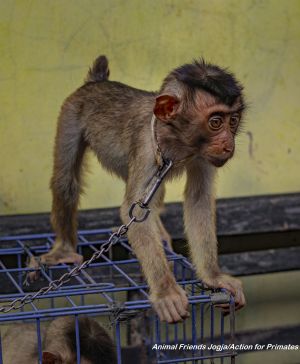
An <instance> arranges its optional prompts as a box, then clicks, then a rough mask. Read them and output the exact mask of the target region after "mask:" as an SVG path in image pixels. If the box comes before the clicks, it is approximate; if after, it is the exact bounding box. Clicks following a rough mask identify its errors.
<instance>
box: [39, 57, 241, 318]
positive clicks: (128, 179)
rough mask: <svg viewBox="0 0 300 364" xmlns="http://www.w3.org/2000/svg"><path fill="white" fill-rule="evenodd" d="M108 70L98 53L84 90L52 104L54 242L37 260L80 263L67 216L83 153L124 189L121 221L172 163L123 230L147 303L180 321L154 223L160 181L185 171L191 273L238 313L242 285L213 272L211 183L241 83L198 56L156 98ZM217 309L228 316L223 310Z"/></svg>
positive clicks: (177, 290)
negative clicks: (144, 209)
mask: <svg viewBox="0 0 300 364" xmlns="http://www.w3.org/2000/svg"><path fill="white" fill-rule="evenodd" d="M109 73H110V71H109V67H108V60H107V58H106V56H103V55H102V56H99V57H98V58H97V59H96V60H95V62H94V64H93V65H92V67H91V68H90V69H89V72H88V75H87V78H86V80H85V82H84V84H83V85H82V86H81V87H79V88H78V89H77V90H76V91H75V92H74V93H72V94H71V95H70V96H69V97H67V99H66V100H65V102H64V103H63V105H62V107H61V111H60V115H59V118H58V124H57V133H56V138H55V147H54V167H53V174H52V178H51V183H50V187H51V190H52V196H53V202H52V213H51V222H52V225H53V228H54V230H55V233H56V240H55V243H54V246H53V247H52V249H51V250H50V251H49V252H48V253H46V254H45V255H43V256H41V261H42V263H43V264H46V265H52V264H58V263H60V262H63V263H77V264H78V263H80V262H81V261H82V257H81V256H80V255H78V254H77V252H76V244H77V237H76V230H77V218H76V216H77V207H78V203H79V196H80V194H81V193H82V191H83V189H82V183H83V181H82V174H83V170H84V156H85V152H86V150H88V149H89V150H92V151H93V152H94V153H95V155H96V157H97V158H98V160H99V162H100V164H101V165H102V167H103V168H104V169H106V170H108V171H109V172H111V173H113V174H115V175H116V176H118V177H119V178H121V179H122V180H123V181H124V182H125V184H126V189H125V196H124V201H123V203H122V206H121V209H120V215H121V219H122V221H123V222H124V223H128V221H129V217H128V210H129V208H130V206H131V204H132V203H133V202H135V201H137V200H139V199H140V198H141V196H142V195H143V193H144V192H145V189H146V187H147V184H148V182H149V180H150V179H151V176H153V174H154V173H155V172H156V171H157V169H158V167H160V166H161V165H162V163H163V161H166V160H171V161H172V162H173V167H172V169H171V171H170V172H169V173H168V175H167V177H166V179H165V180H164V182H163V184H162V185H161V186H160V187H159V189H158V190H157V192H156V194H155V196H154V198H153V200H152V201H151V203H150V205H149V206H150V208H151V214H150V215H149V217H148V219H147V220H146V221H144V222H143V223H139V224H132V225H131V226H130V229H129V230H128V239H129V242H130V244H131V246H132V248H133V251H134V253H135V255H136V256H137V258H138V260H139V262H140V264H141V267H142V270H143V273H144V275H145V277H146V280H147V282H148V285H149V291H150V296H149V297H150V300H151V303H152V306H153V307H154V309H155V311H156V313H157V314H158V316H159V318H160V320H162V321H166V322H168V323H175V322H180V321H182V320H184V319H186V318H187V317H188V316H189V312H188V298H187V295H186V293H185V291H184V289H183V288H182V287H180V286H179V285H178V284H177V283H176V280H175V277H174V275H173V273H172V271H171V269H170V267H169V265H168V262H167V259H166V256H165V254H164V250H163V246H162V242H161V240H162V239H161V237H162V236H166V239H167V241H168V244H169V245H170V239H169V235H168V233H167V231H166V230H165V228H164V227H163V225H162V223H161V220H160V216H159V211H160V209H161V207H162V201H163V198H164V193H165V182H166V181H171V180H173V179H174V178H176V177H179V176H181V175H182V174H183V173H186V176H187V179H186V186H185V191H184V203H183V207H184V208H183V210H184V225H185V232H186V236H187V240H188V243H189V250H190V255H191V258H192V261H193V264H194V266H195V270H196V273H197V276H198V277H199V278H200V279H201V280H202V282H203V284H205V285H206V286H207V287H210V288H226V289H227V290H228V291H230V292H231V293H232V295H233V296H234V299H235V305H236V309H240V308H241V307H243V306H244V305H245V296H244V293H243V288H242V283H241V282H240V280H238V279H237V278H234V277H231V276H229V275H226V274H224V273H222V272H221V270H220V268H219V265H218V252H217V237H216V222H215V219H216V217H215V209H216V207H215V193H214V183H215V175H216V172H217V169H218V168H220V167H222V166H223V165H225V163H227V162H228V161H229V160H230V159H231V158H232V157H233V155H234V150H235V137H236V135H237V133H238V131H239V130H240V125H241V123H242V120H243V116H244V112H245V109H246V103H245V100H244V95H243V86H242V85H241V83H240V82H239V81H237V79H236V78H235V76H234V75H233V74H232V73H230V72H229V71H227V70H226V69H223V68H221V67H219V66H217V65H214V64H210V63H207V62H205V61H204V60H203V59H200V60H195V61H194V62H192V63H188V64H184V65H182V66H180V67H178V68H175V69H174V70H172V71H171V72H170V73H169V74H168V75H167V77H166V78H165V79H164V81H163V83H162V86H161V88H160V89H159V91H157V92H150V91H144V90H140V89H136V88H133V87H131V86H127V85H125V84H122V83H120V82H117V81H110V80H109ZM223 311H224V313H228V312H229V306H228V305H227V306H226V305H225V306H223Z"/></svg>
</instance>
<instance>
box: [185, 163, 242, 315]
mask: <svg viewBox="0 0 300 364" xmlns="http://www.w3.org/2000/svg"><path fill="white" fill-rule="evenodd" d="M214 174H215V168H214V167H213V166H211V165H209V164H207V163H206V162H204V161H203V162H200V161H196V162H195V161H194V162H192V163H190V165H189V166H188V168H187V183H186V188H185V202H184V221H185V229H186V234H187V237H188V240H189V245H190V251H191V256H192V260H193V262H194V265H195V268H196V271H197V274H198V276H199V278H200V279H201V280H202V281H203V283H204V284H206V285H207V286H208V287H211V288H225V289H227V290H228V291H229V292H231V293H232V295H233V296H234V300H235V305H236V309H240V308H242V307H243V306H244V305H245V304H246V301H245V296H244V293H243V288H242V283H241V282H240V280H239V279H236V278H233V277H231V276H229V275H227V274H223V273H222V272H221V271H220V268H219V265H218V249H217V237H216V223H215V198H214V195H213V184H214ZM222 308H223V311H224V312H225V313H227V312H229V306H228V305H222Z"/></svg>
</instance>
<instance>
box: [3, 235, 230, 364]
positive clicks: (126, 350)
mask: <svg viewBox="0 0 300 364" xmlns="http://www.w3.org/2000/svg"><path fill="white" fill-rule="evenodd" d="M111 233H112V232H111V231H110V230H103V229H102V230H89V231H87V230H86V231H79V233H78V241H79V243H78V253H79V254H82V255H84V256H87V257H88V256H90V255H91V254H92V253H93V252H95V251H96V250H98V249H100V248H101V244H103V243H104V242H106V241H107V238H108V237H109V236H110V234H111ZM53 242H54V235H53V234H47V233H44V234H34V235H20V236H8V237H4V238H1V239H0V286H1V291H0V306H1V305H2V304H5V303H7V302H9V301H11V300H13V299H15V298H17V297H22V296H23V295H24V294H26V293H28V292H34V291H36V290H38V289H39V288H41V287H43V286H45V285H47V284H48V283H49V282H51V280H52V279H57V278H58V277H59V276H61V275H62V274H63V273H65V272H68V271H70V270H71V269H72V266H70V265H67V264H60V265H57V266H53V267H49V268H46V269H40V270H39V279H38V280H37V281H35V282H28V279H27V274H28V272H30V271H32V269H30V268H26V260H27V259H28V257H29V258H30V257H31V256H33V255H34V256H37V255H40V254H43V253H45V252H47V251H48V250H49V249H50V248H51V246H52V244H53ZM165 251H166V255H167V258H168V260H169V261H170V262H172V263H171V264H172V267H173V271H174V275H175V277H176V280H177V282H178V283H179V284H180V285H181V286H182V287H183V288H184V289H185V290H186V292H187V293H188V297H189V303H190V313H191V316H190V318H189V319H187V320H185V321H184V322H183V323H178V324H172V325H170V324H166V323H162V322H160V321H159V319H158V318H157V316H156V315H155V313H154V312H153V311H152V309H151V305H150V302H149V297H148V287H147V284H146V282H145V280H144V278H143V275H142V273H141V270H140V267H139V264H138V261H137V259H136V257H135V255H134V253H133V251H132V249H131V247H130V245H129V243H128V241H127V240H126V239H122V240H121V241H120V243H119V244H118V245H116V246H115V247H114V249H113V251H110V252H108V253H107V254H106V255H104V256H103V257H101V258H100V259H99V260H98V261H97V262H96V263H93V264H91V266H90V267H89V268H87V269H86V270H85V271H83V272H82V273H81V274H80V275H78V276H76V277H74V278H72V280H71V281H70V282H68V283H67V284H66V285H65V286H63V287H61V288H60V289H59V290H57V291H52V292H49V293H47V294H46V295H43V296H42V297H40V298H38V299H37V300H36V301H34V302H32V303H30V304H28V305H26V306H25V307H23V308H21V309H19V310H15V311H11V312H9V313H6V314H0V324H1V327H0V328H1V334H2V337H3V334H4V333H5V331H7V328H8V327H11V326H12V325H16V323H17V322H23V323H34V324H35V327H36V329H35V330H36V343H37V347H38V351H37V357H36V360H35V362H36V363H42V350H43V341H44V337H43V330H42V329H43V327H44V326H45V325H46V324H47V321H49V320H53V319H55V318H57V317H61V316H73V317H75V323H76V325H77V326H76V327H77V328H76V344H77V345H76V348H77V353H76V358H77V359H76V361H75V363H78V364H79V363H80V360H81V358H80V346H79V337H80V327H79V326H78V317H81V316H82V315H87V316H91V317H93V318H95V319H97V320H99V321H100V322H101V323H102V324H103V325H104V326H105V327H106V329H107V330H110V333H111V336H113V338H114V341H115V344H116V352H117V362H118V364H121V363H127V362H128V358H127V357H128V355H131V356H132V355H133V354H132V353H133V351H132V350H131V351H130V349H132V348H138V350H137V351H136V353H137V354H136V353H135V355H137V358H138V359H137V360H136V361H137V362H138V363H161V364H162V363H201V364H202V363H210V364H212V363H221V364H223V363H224V364H225V363H234V360H235V359H234V358H235V355H236V353H235V352H234V350H233V349H228V347H227V348H226V347H224V345H225V344H226V345H229V344H233V343H234V310H233V309H231V313H230V315H229V317H228V318H224V317H223V316H222V315H221V314H220V311H219V310H218V309H217V308H215V307H214V305H213V302H214V301H215V296H216V295H217V293H216V292H212V291H209V290H204V289H203V287H202V286H201V282H200V281H199V280H198V279H196V277H195V274H194V271H193V268H192V265H191V264H190V262H189V261H188V260H187V259H186V258H185V257H184V256H182V255H178V254H176V253H174V252H173V251H171V250H169V249H168V248H167V247H165ZM231 307H232V308H233V307H234V302H233V300H232V299H231ZM41 326H42V329H41ZM2 342H3V340H2ZM5 350H6V348H5V347H4V345H2V350H1V336H0V364H11V363H10V362H4V359H3V357H4V355H3V353H4V352H5ZM129 362H132V361H129ZM75 363H74V364H75ZM99 363H101V360H99ZM14 364H15V363H14ZM24 364H26V363H24ZM92 364H94V363H92Z"/></svg>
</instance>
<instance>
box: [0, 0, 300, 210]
mask: <svg viewBox="0 0 300 364" xmlns="http://www.w3.org/2000/svg"><path fill="white" fill-rule="evenodd" d="M299 19H300V2H299V1H298V0H289V1H281V0H272V1H255V0H243V1H242V0H227V1H225V0H223V1H221V0H180V1H179V0H178V1H174V0H173V1H168V0H163V1H158V0H155V1H153V0H151V1H150V0H128V1H122V0H94V1H92V0H90V1H88V0H64V1H63V0H50V1H46V0H31V1H29V0H17V1H12V0H2V1H1V2H0V55H1V62H0V138H1V156H0V164H1V177H0V178H1V179H0V214H15V213H28V212H39V211H49V210H50V205H51V196H50V191H49V188H48V185H49V179H50V176H51V168H52V149H53V141H54V133H55V127H56V118H57V115H58V112H59V109H60V105H61V104H62V102H63V100H64V98H65V97H66V96H68V94H69V93H71V92H72V91H73V90H74V89H76V88H77V87H78V86H80V85H81V83H82V81H83V79H84V77H85V75H86V73H87V70H88V67H89V66H90V65H91V63H92V61H93V60H94V59H95V58H96V57H97V56H98V55H99V54H106V55H107V56H108V58H109V62H110V69H111V79H113V80H118V81H121V82H124V83H127V84H130V85H132V86H135V87H138V88H143V89H147V90H155V89H158V88H159V86H160V83H161V80H162V79H163V77H164V76H165V75H166V74H167V73H168V72H169V71H170V70H171V69H172V68H174V67H176V66H178V65H180V64H183V63H185V62H189V61H191V60H193V59H194V58H197V57H200V56H203V57H204V58H205V59H206V60H208V61H211V62H214V63H217V64H219V65H221V66H225V67H229V68H230V70H231V71H233V72H234V73H236V75H237V77H238V78H239V79H240V80H241V81H242V82H243V83H244V85H245V93H246V96H247V100H248V102H249V104H250V109H249V111H248V114H247V118H246V123H245V125H244V129H243V133H242V134H241V135H240V136H239V138H238V141H237V144H238V145H237V153H236V156H235V159H234V160H233V161H232V162H231V163H230V164H228V166H226V167H224V169H223V170H222V171H220V173H219V175H220V176H219V180H218V197H229V196H242V195H255V194H269V193H284V192H292V191H297V190H299V177H300V172H299V165H300V152H299V136H300V123H299V114H300V112H299V111H300V109H299V104H300V102H299V95H300V92H299V91H300V90H299V85H300V72H299V65H300V47H299V36H300V22H299ZM90 159H91V161H90V163H89V164H90V168H89V170H90V172H91V173H89V174H88V176H87V182H88V183H87V184H88V188H87V189H86V194H85V196H84V197H83V198H82V204H81V207H82V208H96V207H103V206H116V205H119V204H120V203H121V200H122V195H123V191H124V188H123V184H122V182H121V181H118V180H117V179H116V178H114V177H112V176H109V175H108V174H106V173H105V172H104V171H103V170H102V169H101V167H100V166H99V165H98V164H97V162H96V160H95V158H94V157H92V156H91V157H90ZM183 183H184V180H181V181H179V182H178V183H176V184H172V185H170V186H169V187H168V195H167V199H168V201H174V200H180V199H181V195H182V190H183Z"/></svg>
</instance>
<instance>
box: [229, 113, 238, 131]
mask: <svg viewBox="0 0 300 364" xmlns="http://www.w3.org/2000/svg"><path fill="white" fill-rule="evenodd" d="M239 122H240V117H239V116H238V115H233V116H232V117H231V118H230V127H231V128H232V129H235V128H236V127H237V126H238V125H239Z"/></svg>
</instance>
